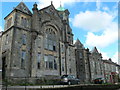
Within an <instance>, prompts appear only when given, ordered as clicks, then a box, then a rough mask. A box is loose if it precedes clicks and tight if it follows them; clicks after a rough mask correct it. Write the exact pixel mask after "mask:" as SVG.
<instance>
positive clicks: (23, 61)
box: [21, 51, 26, 69]
mask: <svg viewBox="0 0 120 90" xmlns="http://www.w3.org/2000/svg"><path fill="white" fill-rule="evenodd" d="M21 57H22V58H21V68H22V69H24V68H25V57H26V51H22V56H21Z"/></svg>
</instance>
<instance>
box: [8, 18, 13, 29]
mask: <svg viewBox="0 0 120 90" xmlns="http://www.w3.org/2000/svg"><path fill="white" fill-rule="evenodd" d="M11 23H12V17H11V18H9V19H8V20H7V28H9V27H10V26H11Z"/></svg>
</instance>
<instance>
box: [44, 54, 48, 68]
mask: <svg viewBox="0 0 120 90" xmlns="http://www.w3.org/2000/svg"><path fill="white" fill-rule="evenodd" d="M44 60H45V68H46V69H48V56H47V55H45V56H44Z"/></svg>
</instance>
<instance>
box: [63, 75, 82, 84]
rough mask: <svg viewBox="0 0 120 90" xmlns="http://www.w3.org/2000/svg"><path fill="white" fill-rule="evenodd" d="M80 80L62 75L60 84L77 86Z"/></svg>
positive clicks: (72, 76)
mask: <svg viewBox="0 0 120 90" xmlns="http://www.w3.org/2000/svg"><path fill="white" fill-rule="evenodd" d="M79 83H80V80H79V79H77V78H76V77H75V76H74V75H63V76H61V84H68V85H71V84H79Z"/></svg>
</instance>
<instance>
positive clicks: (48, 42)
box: [44, 27, 57, 51]
mask: <svg viewBox="0 0 120 90" xmlns="http://www.w3.org/2000/svg"><path fill="white" fill-rule="evenodd" d="M56 43H57V40H56V33H55V31H54V29H53V28H50V27H49V28H47V29H46V30H45V40H44V48H45V49H48V50H52V51H56Z"/></svg>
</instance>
